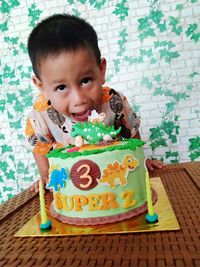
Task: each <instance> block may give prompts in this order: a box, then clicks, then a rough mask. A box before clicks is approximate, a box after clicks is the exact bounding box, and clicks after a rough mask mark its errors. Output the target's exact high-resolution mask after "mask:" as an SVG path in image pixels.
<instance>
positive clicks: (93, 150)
mask: <svg viewBox="0 0 200 267" xmlns="http://www.w3.org/2000/svg"><path fill="white" fill-rule="evenodd" d="M144 144H145V142H144V141H143V140H140V139H124V140H121V141H112V142H110V143H108V144H106V145H104V144H94V145H84V146H82V147H74V146H68V147H64V148H58V149H55V150H52V151H51V152H50V153H49V154H48V155H47V157H48V158H61V159H67V158H75V157H78V156H87V155H91V154H99V153H104V152H106V151H114V150H122V149H131V150H136V148H137V147H140V146H143V145H144Z"/></svg>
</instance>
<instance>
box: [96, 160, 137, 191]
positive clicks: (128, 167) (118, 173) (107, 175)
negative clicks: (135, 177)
mask: <svg viewBox="0 0 200 267" xmlns="http://www.w3.org/2000/svg"><path fill="white" fill-rule="evenodd" d="M138 165H139V163H138V160H137V159H135V158H134V157H133V156H132V155H126V156H125V158H124V160H123V161H122V163H121V164H120V163H119V162H118V161H115V162H114V163H113V164H108V165H107V167H106V169H104V170H103V175H102V177H101V178H100V180H99V183H108V184H109V186H110V188H115V182H116V179H119V181H120V185H122V186H125V185H126V183H127V176H128V173H129V172H130V171H133V170H134V169H135V168H136V167H137V166H138Z"/></svg>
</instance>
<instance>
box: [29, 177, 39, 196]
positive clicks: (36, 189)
mask: <svg viewBox="0 0 200 267" xmlns="http://www.w3.org/2000/svg"><path fill="white" fill-rule="evenodd" d="M31 191H32V192H33V191H35V192H36V193H37V192H39V180H37V181H36V182H34V183H33V184H32V186H31Z"/></svg>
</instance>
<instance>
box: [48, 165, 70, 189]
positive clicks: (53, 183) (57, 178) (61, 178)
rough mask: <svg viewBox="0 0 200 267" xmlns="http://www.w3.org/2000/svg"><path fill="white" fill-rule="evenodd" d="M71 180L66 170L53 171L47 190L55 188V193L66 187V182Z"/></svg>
mask: <svg viewBox="0 0 200 267" xmlns="http://www.w3.org/2000/svg"><path fill="white" fill-rule="evenodd" d="M68 178H69V175H68V173H67V172H66V170H65V169H64V168H61V170H58V169H53V170H52V171H51V177H50V183H49V184H48V185H47V186H46V188H47V189H49V188H51V187H53V188H54V190H55V191H58V190H59V188H63V187H64V186H65V182H66V180H67V179H68Z"/></svg>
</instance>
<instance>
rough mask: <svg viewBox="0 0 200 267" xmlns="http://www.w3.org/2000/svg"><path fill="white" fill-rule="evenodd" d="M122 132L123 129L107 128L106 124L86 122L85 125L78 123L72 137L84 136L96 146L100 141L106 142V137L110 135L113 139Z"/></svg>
mask: <svg viewBox="0 0 200 267" xmlns="http://www.w3.org/2000/svg"><path fill="white" fill-rule="evenodd" d="M120 131H121V127H119V129H117V130H115V128H114V126H113V125H112V126H109V127H107V126H106V125H105V124H104V123H102V122H100V123H98V122H96V123H92V122H85V123H76V124H75V125H74V126H73V128H72V131H71V132H70V135H71V136H72V137H76V136H78V135H80V136H82V137H83V139H84V140H86V141H87V142H88V143H89V144H96V143H97V142H98V141H101V140H104V136H105V135H109V136H111V137H112V138H115V137H116V136H117V135H118V134H119V133H120Z"/></svg>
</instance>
